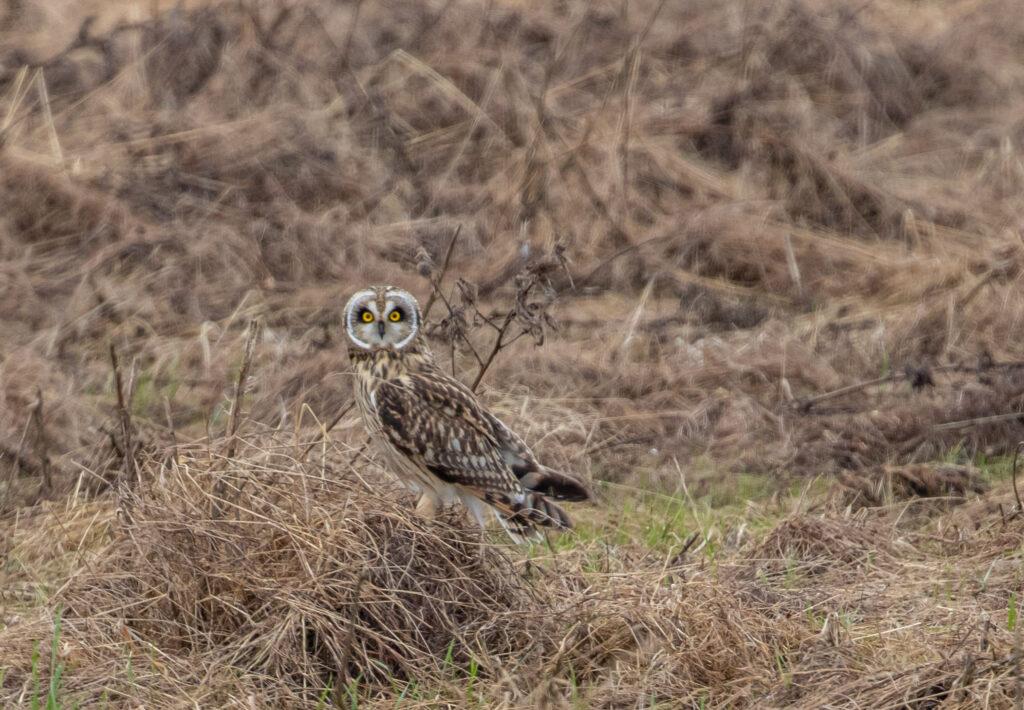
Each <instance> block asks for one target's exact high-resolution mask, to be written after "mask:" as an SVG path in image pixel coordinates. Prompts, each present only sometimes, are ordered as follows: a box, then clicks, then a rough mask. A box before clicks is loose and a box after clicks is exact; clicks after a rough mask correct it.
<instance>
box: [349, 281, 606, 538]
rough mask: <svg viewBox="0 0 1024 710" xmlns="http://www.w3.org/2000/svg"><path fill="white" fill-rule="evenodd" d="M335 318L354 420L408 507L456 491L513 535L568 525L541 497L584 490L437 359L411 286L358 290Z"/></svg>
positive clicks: (448, 497)
mask: <svg viewBox="0 0 1024 710" xmlns="http://www.w3.org/2000/svg"><path fill="white" fill-rule="evenodd" d="M396 313H397V315H396ZM345 325H346V332H347V334H348V338H349V357H350V358H351V360H352V363H353V366H354V369H355V372H356V386H355V393H356V403H357V404H358V406H359V410H360V412H361V414H362V416H363V422H364V423H365V424H366V428H367V430H368V431H369V433H370V436H371V438H372V439H373V440H374V441H375V442H376V444H377V446H378V448H379V449H380V451H381V452H382V453H383V455H384V458H385V460H386V463H387V464H388V466H389V468H390V469H391V470H392V471H393V472H394V473H395V474H396V475H397V476H398V477H399V479H400V480H402V482H403V483H404V484H405V485H407V486H409V487H412V488H414V489H415V490H418V491H419V492H420V493H421V498H420V502H419V504H418V505H417V509H418V510H420V511H421V512H422V513H424V514H427V515H432V514H433V513H434V511H435V510H436V509H437V507H438V506H440V505H443V504H445V503H449V502H452V501H454V500H461V501H462V502H463V503H464V504H465V505H466V507H467V508H468V509H469V510H470V512H471V513H472V514H473V515H474V517H475V518H476V519H477V520H478V521H479V522H480V524H481V525H483V524H484V523H485V516H486V513H487V511H488V509H492V510H493V511H494V512H495V513H496V514H497V516H498V519H499V520H500V521H501V522H502V525H503V526H505V529H506V530H508V531H509V534H510V535H512V536H513V537H515V536H516V535H515V533H516V532H527V531H529V530H531V529H532V528H533V526H535V525H541V526H546V527H552V528H560V529H568V528H571V527H572V521H571V519H570V518H569V516H568V514H567V513H566V512H565V510H564V509H562V507H561V506H559V505H557V504H556V503H554V502H553V501H552V500H551V499H556V500H570V501H578V500H585V499H586V498H588V497H589V496H588V493H587V490H586V488H585V487H584V486H583V485H582V484H581V483H579V482H578V481H577V480H575V479H574V478H572V477H571V476H567V475H565V474H562V473H559V472H557V471H553V470H552V469H549V468H547V467H545V466H542V465H541V464H540V463H539V462H538V461H537V459H536V458H535V457H534V456H533V453H532V452H531V451H530V449H529V448H528V447H527V446H526V444H525V443H524V442H523V440H522V439H520V438H519V437H518V436H517V435H516V434H515V433H514V432H512V431H511V430H510V429H509V428H508V427H507V426H505V424H504V423H502V422H501V420H499V419H498V418H497V417H495V416H493V415H492V414H491V413H490V412H488V411H487V410H486V409H484V408H483V406H482V405H481V404H480V402H479V401H478V400H477V398H476V395H475V394H473V392H472V391H471V390H470V389H469V388H468V387H466V386H465V385H463V384H462V383H461V382H459V381H458V380H456V379H454V378H452V377H450V376H448V375H446V374H445V373H444V372H443V371H442V370H441V369H440V368H438V367H437V365H436V364H435V363H434V359H433V356H432V355H431V354H430V351H429V349H428V348H427V346H426V344H425V343H424V342H423V338H422V337H420V334H419V325H420V312H419V305H418V304H417V303H416V299H415V298H413V296H412V295H411V294H409V293H408V292H406V291H403V290H401V289H398V288H395V287H393V286H384V287H375V288H372V289H365V290H362V291H359V292H357V293H356V294H355V295H353V296H352V298H351V299H350V300H349V302H348V305H347V306H346V308H345Z"/></svg>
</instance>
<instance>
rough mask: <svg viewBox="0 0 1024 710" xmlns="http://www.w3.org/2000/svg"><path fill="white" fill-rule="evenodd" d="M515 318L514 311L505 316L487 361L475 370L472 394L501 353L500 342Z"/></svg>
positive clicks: (501, 345)
mask: <svg viewBox="0 0 1024 710" xmlns="http://www.w3.org/2000/svg"><path fill="white" fill-rule="evenodd" d="M515 318H516V312H515V310H511V311H509V312H508V315H506V316H505V322H504V323H503V324H502V326H501V329H500V330H499V331H498V335H497V337H495V338H494V346H493V347H492V348H491V353H490V355H488V356H487V360H485V361H484V362H483V363H482V364H481V365H480V369H479V370H477V373H476V378H475V379H474V380H473V384H472V385H470V387H469V388H470V389H471V390H473V391H474V392H476V388H477V387H478V386H479V385H480V381H481V380H482V379H484V375H485V374H486V373H487V368H489V367H490V366H491V363H492V362H494V358H495V357H496V356H497V354H498V353H499V352H500V351H501V348H502V347H503V343H502V341H503V340H504V338H505V333H507V332H508V328H509V326H510V325H512V321H514V320H515Z"/></svg>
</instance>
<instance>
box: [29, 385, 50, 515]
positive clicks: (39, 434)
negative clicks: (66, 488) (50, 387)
mask: <svg viewBox="0 0 1024 710" xmlns="http://www.w3.org/2000/svg"><path fill="white" fill-rule="evenodd" d="M32 421H33V423H34V424H35V426H36V443H37V444H38V445H39V462H40V468H41V469H42V473H43V486H42V489H41V490H40V494H41V495H48V494H49V493H50V492H51V491H53V478H52V476H51V475H50V451H49V446H48V445H47V441H46V426H45V425H44V424H43V391H42V390H41V389H39V388H38V387H36V406H35V407H34V408H33V409H32Z"/></svg>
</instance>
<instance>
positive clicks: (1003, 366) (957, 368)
mask: <svg viewBox="0 0 1024 710" xmlns="http://www.w3.org/2000/svg"><path fill="white" fill-rule="evenodd" d="M1020 367H1024V362H997V363H990V364H988V365H987V366H986V367H985V370H986V371H988V370H1012V369H1016V368H1020ZM928 372H930V373H934V372H963V373H977V372H979V370H978V368H977V367H970V366H968V365H940V366H938V367H931V368H928ZM918 375H919V371H918V370H911V371H910V372H909V373H908V372H894V373H893V374H891V375H888V376H886V377H879V378H877V379H874V380H866V381H864V382H857V383H855V384H852V385H847V386H845V387H840V388H839V389H835V390H832V391H831V392H825V393H824V394H820V395H817V396H816V397H805V398H804V399H800V400H796V402H795V403H794V404H795V406H796V408H797V409H799V410H800V411H801V412H804V413H805V414H806V413H807V412H809V411H810V410H811V409H812V408H813V407H815V406H816V405H818V404H821V403H822V402H826V401H828V400H830V399H835V398H837V397H842V396H843V395H847V394H851V393H853V392H859V391H860V390H864V389H868V388H870V387H875V386H877V385H885V384H889V383H891V382H899V381H900V380H906V379H913V378H914V377H917V376H918ZM999 416H1000V417H1003V418H1007V419H1012V418H1013V417H1011V416H1009V415H999ZM1015 416H1016V415H1015ZM971 421H973V420H971ZM954 423H955V422H954ZM940 426H946V425H940ZM947 428H955V427H952V426H949V427H947Z"/></svg>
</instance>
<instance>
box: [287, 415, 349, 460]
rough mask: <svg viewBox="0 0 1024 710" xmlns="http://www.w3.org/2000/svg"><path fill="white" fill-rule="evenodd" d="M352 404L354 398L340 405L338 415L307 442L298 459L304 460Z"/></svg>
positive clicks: (336, 424)
mask: <svg viewBox="0 0 1024 710" xmlns="http://www.w3.org/2000/svg"><path fill="white" fill-rule="evenodd" d="M354 406H356V403H355V400H353V401H351V402H349V403H348V404H347V405H345V406H344V407H342V408H341V411H340V412H338V415H337V416H336V417H334V419H332V420H331V422H330V423H329V424H328V425H327V426H325V427H324V428H323V429H322V430H321V431H320V433H319V434H317V436H316V438H315V439H314V440H313V441H311V442H309V446H307V447H306V450H305V451H303V452H302V456H300V457H299V460H300V461H302V460H304V459H305V458H306V457H307V456H308V455H309V452H310V451H312V450H313V447H314V446H316V445H317V444H319V443H320V442H321V441H323V439H324V437H325V436H327V433H328V432H329V431H330V430H331V429H333V428H334V427H336V426H338V422H340V421H341V420H342V418H343V417H344V416H345V415H346V414H348V413H349V412H351V411H352V407H354Z"/></svg>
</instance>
